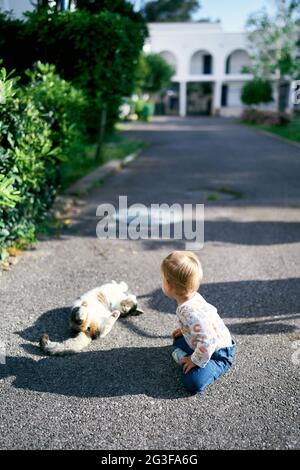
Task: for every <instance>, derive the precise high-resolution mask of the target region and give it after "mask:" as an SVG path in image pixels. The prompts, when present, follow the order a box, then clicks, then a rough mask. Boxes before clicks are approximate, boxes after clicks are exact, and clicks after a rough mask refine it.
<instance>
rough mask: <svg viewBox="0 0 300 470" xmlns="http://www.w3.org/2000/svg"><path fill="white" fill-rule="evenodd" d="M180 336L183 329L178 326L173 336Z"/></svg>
mask: <svg viewBox="0 0 300 470" xmlns="http://www.w3.org/2000/svg"><path fill="white" fill-rule="evenodd" d="M179 336H182V331H181V329H180V328H176V330H174V331H173V332H172V338H174V339H175V338H178V337H179Z"/></svg>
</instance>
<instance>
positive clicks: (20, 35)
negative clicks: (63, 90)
mask: <svg viewBox="0 0 300 470" xmlns="http://www.w3.org/2000/svg"><path fill="white" fill-rule="evenodd" d="M2 29H3V30H4V31H5V32H6V36H4V35H2V34H1V35H0V57H2V58H3V61H4V62H3V63H4V66H6V67H8V69H10V67H12V68H15V69H16V70H17V73H18V74H20V75H21V77H22V79H23V75H22V74H23V72H24V70H25V69H26V68H32V65H33V64H34V63H35V62H36V61H38V60H40V61H41V62H47V63H51V64H55V66H56V70H57V72H58V73H59V75H60V76H61V77H63V78H64V79H66V80H68V81H71V82H72V83H73V84H74V85H75V86H77V87H79V88H82V89H83V90H84V91H85V92H86V95H87V97H88V99H89V111H88V113H86V118H87V119H88V124H89V130H90V132H91V133H93V134H94V135H95V134H97V132H98V130H99V124H100V113H101V109H102V106H103V104H105V105H106V107H107V112H108V116H107V129H108V131H110V130H112V128H113V125H114V123H115V121H116V120H117V118H118V109H119V106H120V104H121V100H122V97H123V96H130V95H131V93H132V91H133V88H134V82H135V69H136V67H137V64H138V59H139V55H140V51H141V49H142V47H143V44H144V40H145V37H146V35H147V27H146V24H145V23H144V21H142V20H141V17H140V16H138V15H136V17H127V16H123V15H121V14H119V13H116V12H110V11H101V12H100V13H95V14H92V13H90V12H88V11H85V10H82V11H80V10H78V11H75V12H69V11H68V12H47V10H42V11H35V12H32V13H27V19H26V21H21V20H12V19H11V18H9V17H7V16H4V15H1V14H0V30H2ZM9 38H10V39H11V41H9V40H8V39H9Z"/></svg>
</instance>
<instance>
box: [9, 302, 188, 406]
mask: <svg viewBox="0 0 300 470" xmlns="http://www.w3.org/2000/svg"><path fill="white" fill-rule="evenodd" d="M69 315H70V308H68V307H63V308H58V309H53V310H49V311H47V312H45V313H44V314H43V315H41V316H40V317H39V318H38V319H37V320H36V322H35V323H34V325H32V326H30V327H28V328H26V329H24V330H23V331H19V332H17V334H18V335H19V336H20V337H21V338H22V339H24V340H26V341H29V342H30V343H25V344H23V345H22V348H23V349H24V350H25V351H26V353H27V357H26V356H25V357H7V358H6V365H0V379H1V378H5V377H9V376H14V377H15V379H14V381H13V385H14V386H15V387H16V388H22V389H27V390H33V391H38V392H47V393H56V394H60V395H66V396H75V397H111V396H122V395H137V394H145V395H147V396H151V397H156V398H164V399H172V398H179V397H181V396H182V397H184V396H188V395H189V394H187V392H185V390H184V388H183V386H182V384H181V380H180V376H179V370H178V367H177V366H176V364H175V365H174V364H173V360H172V358H171V352H172V347H171V346H159V347H152V346H151V347H118V348H113V349H107V346H109V344H107V343H106V344H105V346H104V347H105V349H104V350H101V349H99V350H97V351H95V350H88V351H82V352H80V353H77V354H72V355H66V356H45V354H44V353H43V352H42V351H41V350H40V349H39V348H38V346H37V341H38V340H39V338H40V336H41V335H42V334H43V333H44V332H47V333H48V334H49V336H50V338H51V340H53V341H63V340H65V339H67V338H69V337H70V336H71V335H74V333H72V330H71V328H70V327H69V321H68V319H69ZM119 321H121V322H124V325H125V324H126V323H128V321H127V319H126V318H125V319H120V320H119ZM127 326H128V325H127ZM128 327H129V326H128ZM145 336H148V335H145ZM149 336H151V337H152V335H149ZM153 337H154V336H153ZM98 341H99V340H97V342H98ZM100 347H101V346H100ZM29 355H30V356H31V357H30V356H29ZM32 356H35V357H32Z"/></svg>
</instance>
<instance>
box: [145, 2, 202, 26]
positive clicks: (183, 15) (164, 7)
mask: <svg viewBox="0 0 300 470" xmlns="http://www.w3.org/2000/svg"><path fill="white" fill-rule="evenodd" d="M199 8H200V3H199V0H152V1H150V2H147V3H146V5H145V6H144V7H143V8H142V10H141V12H142V14H143V15H144V17H145V19H146V21H147V22H159V21H162V22H165V21H190V20H191V19H192V14H193V13H195V12H196V11H198V10H199Z"/></svg>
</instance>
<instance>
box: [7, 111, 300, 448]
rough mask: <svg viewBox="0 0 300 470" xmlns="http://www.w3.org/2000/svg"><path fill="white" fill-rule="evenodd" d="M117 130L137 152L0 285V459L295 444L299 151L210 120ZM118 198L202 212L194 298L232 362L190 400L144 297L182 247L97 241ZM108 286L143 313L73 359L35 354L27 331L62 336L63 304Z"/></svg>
mask: <svg viewBox="0 0 300 470" xmlns="http://www.w3.org/2000/svg"><path fill="white" fill-rule="evenodd" d="M126 132H127V133H128V135H129V136H130V135H133V136H138V137H139V138H143V139H145V140H146V141H147V142H148V143H149V145H148V146H147V147H146V148H145V150H144V151H143V152H142V154H141V155H140V156H139V157H138V159H137V160H136V161H134V162H133V163H132V164H131V165H130V166H128V167H126V168H125V169H123V170H122V171H121V172H118V173H117V174H115V175H113V176H111V177H110V178H109V179H108V180H107V181H106V183H105V184H104V185H102V186H101V187H100V188H99V189H97V190H95V191H93V192H92V193H91V194H90V195H89V196H88V197H86V198H85V205H84V206H83V208H82V212H81V214H80V215H79V216H78V217H77V218H75V219H74V221H73V222H74V223H73V224H71V225H70V226H68V228H66V229H65V230H64V231H63V232H62V234H61V236H60V237H57V238H54V239H51V240H47V241H41V242H39V244H38V245H37V249H36V250H34V251H29V252H28V253H26V255H25V256H23V257H22V259H21V260H20V262H19V263H18V264H17V265H16V266H14V267H13V269H12V270H11V271H10V272H8V273H4V274H3V275H2V277H1V278H0V283H1V292H0V295H1V336H0V340H1V341H2V346H3V344H4V345H5V348H6V355H7V357H6V364H5V365H4V364H3V365H1V364H0V378H1V379H2V380H0V393H1V405H0V407H1V412H0V418H1V419H0V429H1V434H0V435H1V437H0V443H1V444H0V445H1V448H47V449H49V448H64V449H68V448H100V449H101V448H102V449H139V448H141V449H204V448H205V449H211V448H218V449H226V448H228V449H233V448H238V449H246V448H247V449H249V448H296V447H299V427H298V422H299V416H298V415H297V413H298V410H299V367H300V332H299V316H300V308H299V304H300V294H299V292H300V280H299V279H300V262H299V261H300V209H299V207H300V189H299V176H300V149H298V148H297V147H295V146H293V145H290V144H288V143H286V142H281V141H279V140H276V139H273V138H272V137H268V136H266V135H262V134H259V133H257V132H256V131H254V130H252V129H249V128H246V127H244V126H241V125H239V124H235V123H234V122H233V121H230V120H224V119H217V118H216V119H212V118H211V119H210V118H190V119H180V118H156V119H155V120H154V121H153V122H152V123H150V124H143V123H136V124H128V125H127V131H126ZM119 195H127V196H128V204H132V203H143V204H145V205H146V206H147V207H148V206H149V205H151V204H153V203H159V204H161V203H167V204H173V203H175V202H176V203H180V204H183V203H190V204H196V203H204V204H205V244H204V248H203V249H202V250H201V251H200V252H199V253H198V254H199V257H200V259H201V262H202V265H203V268H204V283H203V286H202V287H201V289H200V292H201V293H202V294H203V296H204V297H205V298H206V299H207V300H208V301H209V302H210V303H212V304H214V305H215V306H216V307H217V308H218V311H219V313H220V315H221V316H222V317H223V318H224V320H225V322H226V324H227V325H228V326H229V328H230V330H231V331H232V334H233V335H234V337H235V340H236V343H237V353H236V358H235V363H234V366H233V367H232V369H231V370H230V372H228V373H227V374H226V375H225V376H224V377H222V378H221V379H220V380H219V381H218V382H216V383H215V384H213V385H212V386H210V387H209V388H208V389H207V391H206V393H205V394H204V395H202V396H193V397H191V396H189V395H188V394H187V393H186V392H185V391H184V389H183V387H182V385H181V383H180V378H179V374H178V369H177V366H176V364H173V362H172V359H171V356H170V353H171V346H170V345H171V339H170V332H171V331H172V329H173V327H174V326H175V315H174V313H175V307H176V306H175V305H174V304H173V303H172V302H171V301H169V300H167V299H165V298H164V296H163V294H162V293H161V290H160V275H159V264H160V261H161V260H162V258H163V257H164V256H165V255H166V254H167V253H169V252H170V251H171V250H172V249H174V248H185V245H184V243H182V242H180V241H172V240H170V241H159V240H139V241H132V240H98V239H97V238H96V235H95V231H96V225H97V222H98V218H97V217H96V207H97V206H98V205H99V204H102V203H106V202H108V203H112V204H114V206H115V207H116V208H117V207H118V196H119ZM110 279H116V280H121V279H124V280H126V281H127V282H128V284H129V286H130V288H131V290H132V291H134V292H135V293H137V295H138V296H139V301H140V304H141V306H142V307H143V308H144V310H145V314H144V315H141V316H139V317H129V318H125V319H121V320H119V321H118V322H117V324H116V326H115V328H114V329H113V331H112V332H111V334H110V335H109V336H108V337H106V338H105V339H104V340H102V341H101V340H98V341H95V342H93V344H92V347H91V348H90V349H89V350H87V351H85V352H82V353H80V354H78V355H75V356H69V357H58V358H53V357H45V356H43V355H41V354H40V352H39V350H38V348H37V341H38V339H39V336H40V335H41V333H43V332H44V331H47V332H48V333H49V335H50V337H52V338H54V339H62V338H65V337H67V336H68V333H69V330H68V322H67V317H68V306H70V304H71V303H72V302H73V300H74V299H75V298H76V297H77V296H78V295H79V294H80V293H83V292H85V291H86V290H88V289H90V288H91V287H94V286H96V285H99V284H101V283H102V282H104V281H107V280H110ZM2 349H3V347H2Z"/></svg>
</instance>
